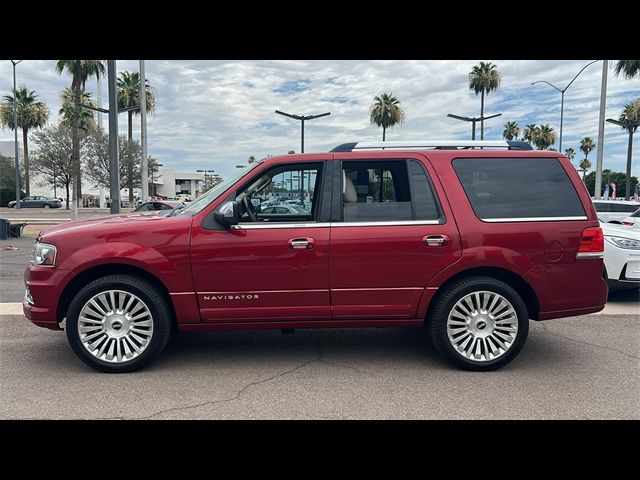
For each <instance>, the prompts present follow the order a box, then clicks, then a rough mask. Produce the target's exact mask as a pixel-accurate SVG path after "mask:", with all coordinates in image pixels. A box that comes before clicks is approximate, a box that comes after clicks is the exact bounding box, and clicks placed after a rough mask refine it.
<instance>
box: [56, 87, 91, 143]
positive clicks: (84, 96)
mask: <svg viewBox="0 0 640 480" xmlns="http://www.w3.org/2000/svg"><path fill="white" fill-rule="evenodd" d="M74 96H75V95H74V93H73V92H72V91H71V89H70V88H65V89H64V90H62V92H60V102H61V106H60V110H59V112H58V113H59V114H60V123H62V124H63V125H64V126H65V127H68V128H71V126H72V125H73V114H74V113H75V108H74ZM80 103H82V105H91V106H92V107H95V103H94V102H93V101H92V100H91V94H90V93H88V92H86V91H85V90H82V91H81V92H80ZM78 128H79V129H80V130H82V131H83V132H88V131H90V130H94V129H95V128H96V122H95V120H94V118H93V112H92V111H91V110H89V109H88V108H82V109H80V121H79V123H78Z"/></svg>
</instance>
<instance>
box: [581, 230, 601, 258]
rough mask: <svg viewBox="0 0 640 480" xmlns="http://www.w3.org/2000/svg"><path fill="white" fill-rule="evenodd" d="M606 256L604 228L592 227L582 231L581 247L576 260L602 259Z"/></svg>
mask: <svg viewBox="0 0 640 480" xmlns="http://www.w3.org/2000/svg"><path fill="white" fill-rule="evenodd" d="M603 254H604V235H603V234H602V228H600V227H590V228H585V229H584V230H583V231H582V237H580V246H579V247H578V253H577V254H576V258H602V255H603Z"/></svg>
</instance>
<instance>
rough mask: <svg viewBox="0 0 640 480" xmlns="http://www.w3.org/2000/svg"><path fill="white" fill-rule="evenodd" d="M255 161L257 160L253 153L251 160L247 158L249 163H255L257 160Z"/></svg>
mask: <svg viewBox="0 0 640 480" xmlns="http://www.w3.org/2000/svg"><path fill="white" fill-rule="evenodd" d="M255 161H256V157H254V156H253V155H251V156H250V157H249V160H247V163H253V162H255Z"/></svg>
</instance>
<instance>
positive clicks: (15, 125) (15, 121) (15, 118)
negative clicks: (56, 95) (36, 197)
mask: <svg viewBox="0 0 640 480" xmlns="http://www.w3.org/2000/svg"><path fill="white" fill-rule="evenodd" d="M20 62H22V60H11V65H13V134H14V146H15V149H16V150H15V161H16V208H20V167H19V163H18V110H17V106H18V105H17V100H16V65H18V64H19V63H20Z"/></svg>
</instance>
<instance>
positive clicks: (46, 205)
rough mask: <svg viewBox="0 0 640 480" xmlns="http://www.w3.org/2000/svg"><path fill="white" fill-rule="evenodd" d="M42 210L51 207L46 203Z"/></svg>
mask: <svg viewBox="0 0 640 480" xmlns="http://www.w3.org/2000/svg"><path fill="white" fill-rule="evenodd" d="M42 208H51V205H49V204H48V203H45V204H44V205H43V206H42Z"/></svg>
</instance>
